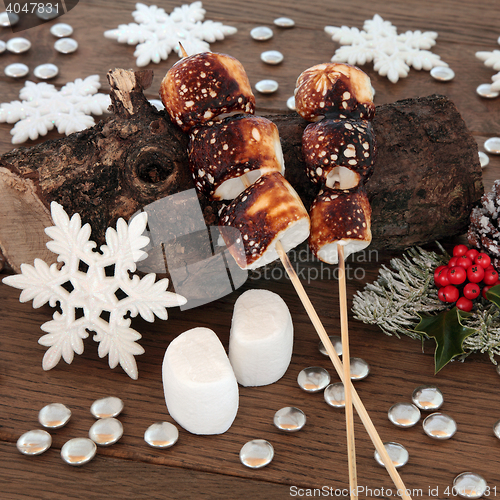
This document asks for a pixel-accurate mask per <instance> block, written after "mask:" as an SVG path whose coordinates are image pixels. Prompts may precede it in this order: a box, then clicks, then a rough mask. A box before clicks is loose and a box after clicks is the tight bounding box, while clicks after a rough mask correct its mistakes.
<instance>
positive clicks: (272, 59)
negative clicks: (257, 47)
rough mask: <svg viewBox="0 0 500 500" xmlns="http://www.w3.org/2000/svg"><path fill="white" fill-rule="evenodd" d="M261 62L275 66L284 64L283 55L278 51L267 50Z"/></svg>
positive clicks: (262, 55)
mask: <svg viewBox="0 0 500 500" xmlns="http://www.w3.org/2000/svg"><path fill="white" fill-rule="evenodd" d="M260 60H261V61H262V62H265V63H266V64H271V65H273V66H274V65H276V64H279V63H281V62H283V54H282V53H281V52H279V51H278V50H266V51H265V52H262V54H261V55H260Z"/></svg>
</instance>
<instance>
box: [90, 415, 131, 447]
mask: <svg viewBox="0 0 500 500" xmlns="http://www.w3.org/2000/svg"><path fill="white" fill-rule="evenodd" d="M122 436H123V425H122V423H121V422H120V421H119V420H117V419H116V418H114V417H109V418H100V419H99V420H97V421H96V422H94V424H93V425H92V427H91V428H90V430H89V438H90V439H92V441H94V443H95V444H98V445H99V446H110V445H112V444H115V443H116V442H117V441H118V440H119V439H120V438H121V437H122Z"/></svg>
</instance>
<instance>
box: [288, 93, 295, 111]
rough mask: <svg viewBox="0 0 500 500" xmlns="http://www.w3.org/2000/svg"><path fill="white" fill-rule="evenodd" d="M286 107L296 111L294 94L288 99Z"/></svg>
mask: <svg viewBox="0 0 500 500" xmlns="http://www.w3.org/2000/svg"><path fill="white" fill-rule="evenodd" d="M286 107H287V108H288V109H291V110H292V111H295V110H296V108H295V96H294V95H293V96H292V97H289V98H288V99H287V100H286Z"/></svg>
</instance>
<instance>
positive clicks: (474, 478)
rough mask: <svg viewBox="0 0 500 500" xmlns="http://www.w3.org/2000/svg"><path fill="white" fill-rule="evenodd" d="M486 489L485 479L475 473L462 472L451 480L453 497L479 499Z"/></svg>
mask: <svg viewBox="0 0 500 500" xmlns="http://www.w3.org/2000/svg"><path fill="white" fill-rule="evenodd" d="M487 488H488V483H487V482H486V481H485V479H484V478H483V477H482V476H480V475H479V474H476V473H475V472H462V473H461V474H459V475H458V476H457V477H456V478H455V479H454V480H453V496H455V495H458V496H459V497H462V498H481V497H482V496H483V495H484V494H485V493H486V490H487Z"/></svg>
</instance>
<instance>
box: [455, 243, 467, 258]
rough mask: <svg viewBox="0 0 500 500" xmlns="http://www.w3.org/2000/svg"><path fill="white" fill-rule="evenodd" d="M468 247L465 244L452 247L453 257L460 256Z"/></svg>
mask: <svg viewBox="0 0 500 500" xmlns="http://www.w3.org/2000/svg"><path fill="white" fill-rule="evenodd" d="M468 250H469V249H468V248H467V247H466V246H465V245H456V246H455V248H453V257H461V256H462V255H465V254H466V253H467V251H468Z"/></svg>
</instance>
